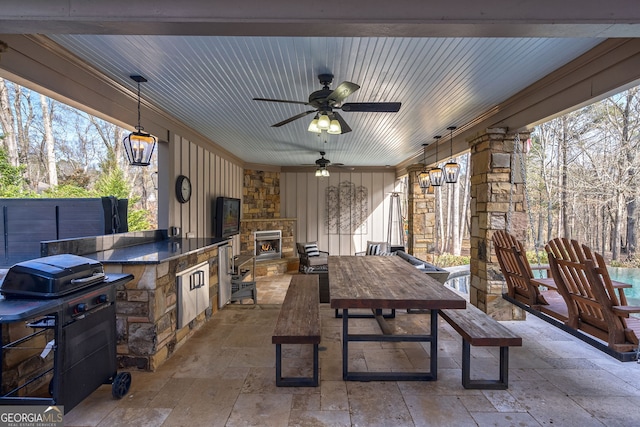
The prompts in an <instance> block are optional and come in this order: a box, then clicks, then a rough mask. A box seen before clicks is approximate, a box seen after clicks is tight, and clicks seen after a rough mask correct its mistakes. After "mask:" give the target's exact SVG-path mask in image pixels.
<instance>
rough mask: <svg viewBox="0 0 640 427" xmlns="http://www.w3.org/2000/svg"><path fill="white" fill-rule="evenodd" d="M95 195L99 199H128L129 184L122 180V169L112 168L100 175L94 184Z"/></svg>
mask: <svg viewBox="0 0 640 427" xmlns="http://www.w3.org/2000/svg"><path fill="white" fill-rule="evenodd" d="M95 193H96V195H98V196H101V197H106V196H115V197H117V198H118V199H128V198H129V183H128V182H127V181H126V180H125V179H124V172H123V171H122V169H120V168H113V169H111V170H109V171H108V172H107V173H104V174H102V175H101V176H100V178H98V181H97V182H96V187H95ZM131 204H133V202H131Z"/></svg>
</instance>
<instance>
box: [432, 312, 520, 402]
mask: <svg viewBox="0 0 640 427" xmlns="http://www.w3.org/2000/svg"><path fill="white" fill-rule="evenodd" d="M440 316H442V318H443V319H444V320H446V321H447V323H449V324H450V325H451V326H453V329H455V330H456V332H458V333H459V334H460V335H461V336H462V386H463V387H464V388H467V389H491V390H505V389H506V388H507V387H508V372H509V347H510V346H521V345H522V338H521V337H519V336H517V335H515V334H514V333H513V332H511V331H510V330H509V329H508V328H506V327H505V326H504V325H501V324H500V323H498V322H497V321H496V320H495V319H493V318H491V317H490V316H488V315H487V314H486V313H483V312H482V311H481V310H479V309H478V308H476V307H474V306H473V305H471V304H469V303H467V308H466V309H464V310H440ZM471 345H475V346H483V347H489V346H494V347H500V379H499V380H472V379H471V348H470V346H471Z"/></svg>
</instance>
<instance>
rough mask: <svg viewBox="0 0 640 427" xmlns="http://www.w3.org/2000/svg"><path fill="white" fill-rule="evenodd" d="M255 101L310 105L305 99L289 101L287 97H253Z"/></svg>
mask: <svg viewBox="0 0 640 427" xmlns="http://www.w3.org/2000/svg"><path fill="white" fill-rule="evenodd" d="M253 100H254V101H266V102H285V103H287V104H300V105H308V104H309V103H308V102H304V101H287V100H286V99H270V98H253Z"/></svg>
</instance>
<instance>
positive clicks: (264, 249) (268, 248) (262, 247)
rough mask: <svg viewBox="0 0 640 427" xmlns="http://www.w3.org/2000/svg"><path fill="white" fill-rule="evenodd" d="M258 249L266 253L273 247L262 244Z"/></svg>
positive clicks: (269, 244)
mask: <svg viewBox="0 0 640 427" xmlns="http://www.w3.org/2000/svg"><path fill="white" fill-rule="evenodd" d="M260 249H262V251H263V252H268V251H270V250H272V249H273V246H271V243H263V244H262V246H260Z"/></svg>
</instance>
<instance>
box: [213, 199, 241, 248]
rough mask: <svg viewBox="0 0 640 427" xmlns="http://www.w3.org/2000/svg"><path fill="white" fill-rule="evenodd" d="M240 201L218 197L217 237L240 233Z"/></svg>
mask: <svg viewBox="0 0 640 427" xmlns="http://www.w3.org/2000/svg"><path fill="white" fill-rule="evenodd" d="M240 204H241V202H240V199H234V198H231V197H218V199H217V201H216V237H220V238H225V237H230V236H233V235H236V234H239V233H240Z"/></svg>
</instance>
